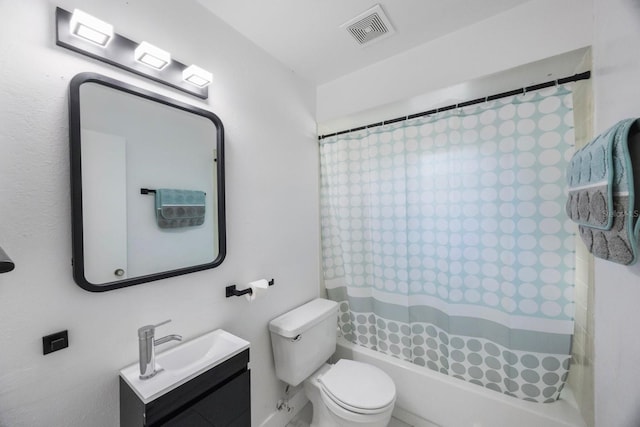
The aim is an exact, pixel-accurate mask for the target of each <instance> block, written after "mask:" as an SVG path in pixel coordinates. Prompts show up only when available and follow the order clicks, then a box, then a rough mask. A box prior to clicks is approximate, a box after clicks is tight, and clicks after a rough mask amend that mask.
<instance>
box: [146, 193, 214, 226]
mask: <svg viewBox="0 0 640 427" xmlns="http://www.w3.org/2000/svg"><path fill="white" fill-rule="evenodd" d="M205 197H206V193H205V192H204V191H192V190H175V189H169V188H160V189H158V190H156V220H157V222H158V227H160V228H179V227H193V226H196V225H202V224H204V214H205Z"/></svg>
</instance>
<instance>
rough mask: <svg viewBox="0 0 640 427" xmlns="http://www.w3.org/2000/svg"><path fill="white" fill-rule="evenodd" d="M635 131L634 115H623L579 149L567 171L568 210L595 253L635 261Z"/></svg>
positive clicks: (638, 129)
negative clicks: (626, 116) (624, 116)
mask: <svg viewBox="0 0 640 427" xmlns="http://www.w3.org/2000/svg"><path fill="white" fill-rule="evenodd" d="M639 135H640V126H639V124H638V122H637V121H636V119H627V120H622V121H620V122H618V123H617V124H616V125H615V126H613V127H612V128H610V129H609V130H607V131H606V132H604V133H603V134H601V135H599V136H598V137H596V138H595V139H594V140H593V141H591V142H590V143H589V144H587V145H586V146H584V147H583V148H581V149H580V150H578V151H577V152H576V153H575V154H574V156H573V158H572V159H571V163H570V165H569V169H568V171H567V181H568V183H569V199H568V201H567V214H568V215H569V218H571V220H572V221H574V222H575V223H577V224H578V225H579V230H580V236H581V237H582V240H583V241H584V243H585V245H586V246H587V248H588V249H589V251H590V252H591V253H593V255H595V256H597V257H598V258H603V259H606V260H609V261H613V262H617V263H619V264H624V265H630V264H633V263H635V262H636V259H637V251H638V248H637V246H638V232H639V231H640V228H639V226H640V224H639V223H638V221H637V212H638V211H637V209H636V208H635V203H636V198H635V194H634V166H635V168H636V171H637V172H638V173H640V169H638V168H639V167H640V158H639V156H640V146H639V145H638V141H637V139H638V136H639ZM636 175H637V174H636ZM635 179H636V180H637V179H638V177H637V176H635Z"/></svg>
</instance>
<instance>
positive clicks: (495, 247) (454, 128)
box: [320, 85, 575, 402]
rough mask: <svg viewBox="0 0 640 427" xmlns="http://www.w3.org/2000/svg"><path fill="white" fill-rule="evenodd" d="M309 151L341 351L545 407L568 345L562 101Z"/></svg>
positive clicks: (556, 91) (551, 98)
mask: <svg viewBox="0 0 640 427" xmlns="http://www.w3.org/2000/svg"><path fill="white" fill-rule="evenodd" d="M320 144H321V145H320V157H321V221H322V253H323V274H324V279H325V285H326V288H327V292H328V296H329V298H331V299H333V300H335V301H337V302H339V306H340V313H339V319H338V324H339V328H340V330H341V331H342V334H343V336H344V337H345V338H346V339H348V340H349V341H352V342H354V343H357V344H360V345H362V346H365V347H368V348H371V349H374V350H377V351H380V352H383V353H386V354H389V355H391V356H393V357H397V358H401V359H404V360H406V361H410V362H413V363H415V364H417V365H421V366H425V367H426V368H429V369H432V370H434V371H438V372H441V373H443V374H446V375H451V376H454V377H456V378H460V379H462V380H466V381H469V382H472V383H474V384H478V385H481V386H484V387H486V388H489V389H491V390H495V391H498V392H501V393H505V394H508V395H511V396H516V397H519V398H522V399H526V400H531V401H535V402H551V401H554V400H556V399H557V398H558V396H559V393H560V391H561V389H562V387H563V385H564V382H565V380H566V377H567V374H568V368H569V359H570V350H571V337H572V333H573V276H574V233H575V229H574V226H573V224H572V223H571V222H570V221H569V220H568V218H567V216H566V214H565V212H564V210H563V208H562V206H564V201H565V200H566V185H565V179H564V173H565V172H564V171H565V170H566V166H567V162H568V160H569V159H570V157H571V155H572V153H573V145H574V133H573V110H572V96H571V89H570V86H569V85H561V86H556V87H552V88H548V89H544V90H541V91H538V92H531V93H527V94H525V95H518V96H515V97H510V98H503V99H499V100H495V101H491V102H485V103H483V104H478V105H474V106H468V107H464V108H459V109H454V110H449V111H446V112H441V113H438V114H435V115H432V116H427V117H421V118H417V119H413V120H406V121H402V122H397V123H393V124H390V125H385V126H379V127H375V128H369V129H365V130H361V131H354V132H351V133H347V134H342V135H338V136H332V137H329V138H325V139H323V140H321V143H320Z"/></svg>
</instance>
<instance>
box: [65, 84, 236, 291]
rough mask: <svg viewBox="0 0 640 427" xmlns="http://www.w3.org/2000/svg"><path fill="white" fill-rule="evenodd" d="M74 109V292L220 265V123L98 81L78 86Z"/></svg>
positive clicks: (194, 111) (73, 93)
mask: <svg viewBox="0 0 640 427" xmlns="http://www.w3.org/2000/svg"><path fill="white" fill-rule="evenodd" d="M70 101H71V103H70V136H71V188H72V228H73V259H74V279H75V281H76V283H78V284H79V285H80V286H81V287H83V288H84V289H87V290H90V291H106V290H110V289H115V288H120V287H123V286H130V285H135V284H139V283H143V282H148V281H152V280H158V279H162V278H166V277H171V276H176V275H179V274H186V273H191V272H194V271H199V270H203V269H207V268H213V267H216V266H217V265H219V264H220V263H221V262H222V260H223V259H224V256H225V248H226V238H225V218H224V157H223V143H224V142H223V138H224V137H223V135H224V131H223V127H222V122H221V121H220V119H219V118H218V117H217V116H216V115H215V114H213V113H211V112H208V111H205V110H201V109H199V108H196V107H194V106H191V105H187V104H183V103H180V102H177V101H174V100H171V99H169V98H166V97H163V96H161V95H157V94H154V93H151V92H148V91H145V90H142V89H138V88H134V87H132V86H130V85H127V84H125V83H122V82H118V81H116V80H113V79H110V78H108V77H105V76H101V75H98V74H93V73H82V74H79V75H77V76H76V77H75V78H74V79H73V80H72V82H71V92H70Z"/></svg>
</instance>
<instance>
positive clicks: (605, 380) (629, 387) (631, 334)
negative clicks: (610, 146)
mask: <svg viewBox="0 0 640 427" xmlns="http://www.w3.org/2000/svg"><path fill="white" fill-rule="evenodd" d="M594 5H595V17H596V30H595V37H594V49H593V53H594V56H593V58H594V71H595V79H594V84H595V116H596V122H595V131H596V133H601V132H602V131H604V130H605V129H607V128H608V127H609V126H611V125H613V124H615V123H616V122H617V121H618V120H622V119H624V118H628V117H640V84H639V80H638V78H639V76H640V55H637V54H636V53H637V51H638V46H640V3H638V1H636V0H595V1H594ZM636 191H637V190H636ZM595 260H596V263H595V328H596V329H595V400H596V402H595V403H596V408H595V412H596V426H598V427H608V426H616V427H636V426H638V425H640V405H639V404H638V402H640V380H639V379H640V363H638V362H639V361H640V356H639V355H640V339H639V338H638V337H639V332H638V325H639V324H640V310H638V302H639V301H640V265H638V264H637V265H635V266H633V267H624V266H621V265H618V264H614V263H610V262H606V261H603V260H600V259H598V258H596V259H595Z"/></svg>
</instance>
